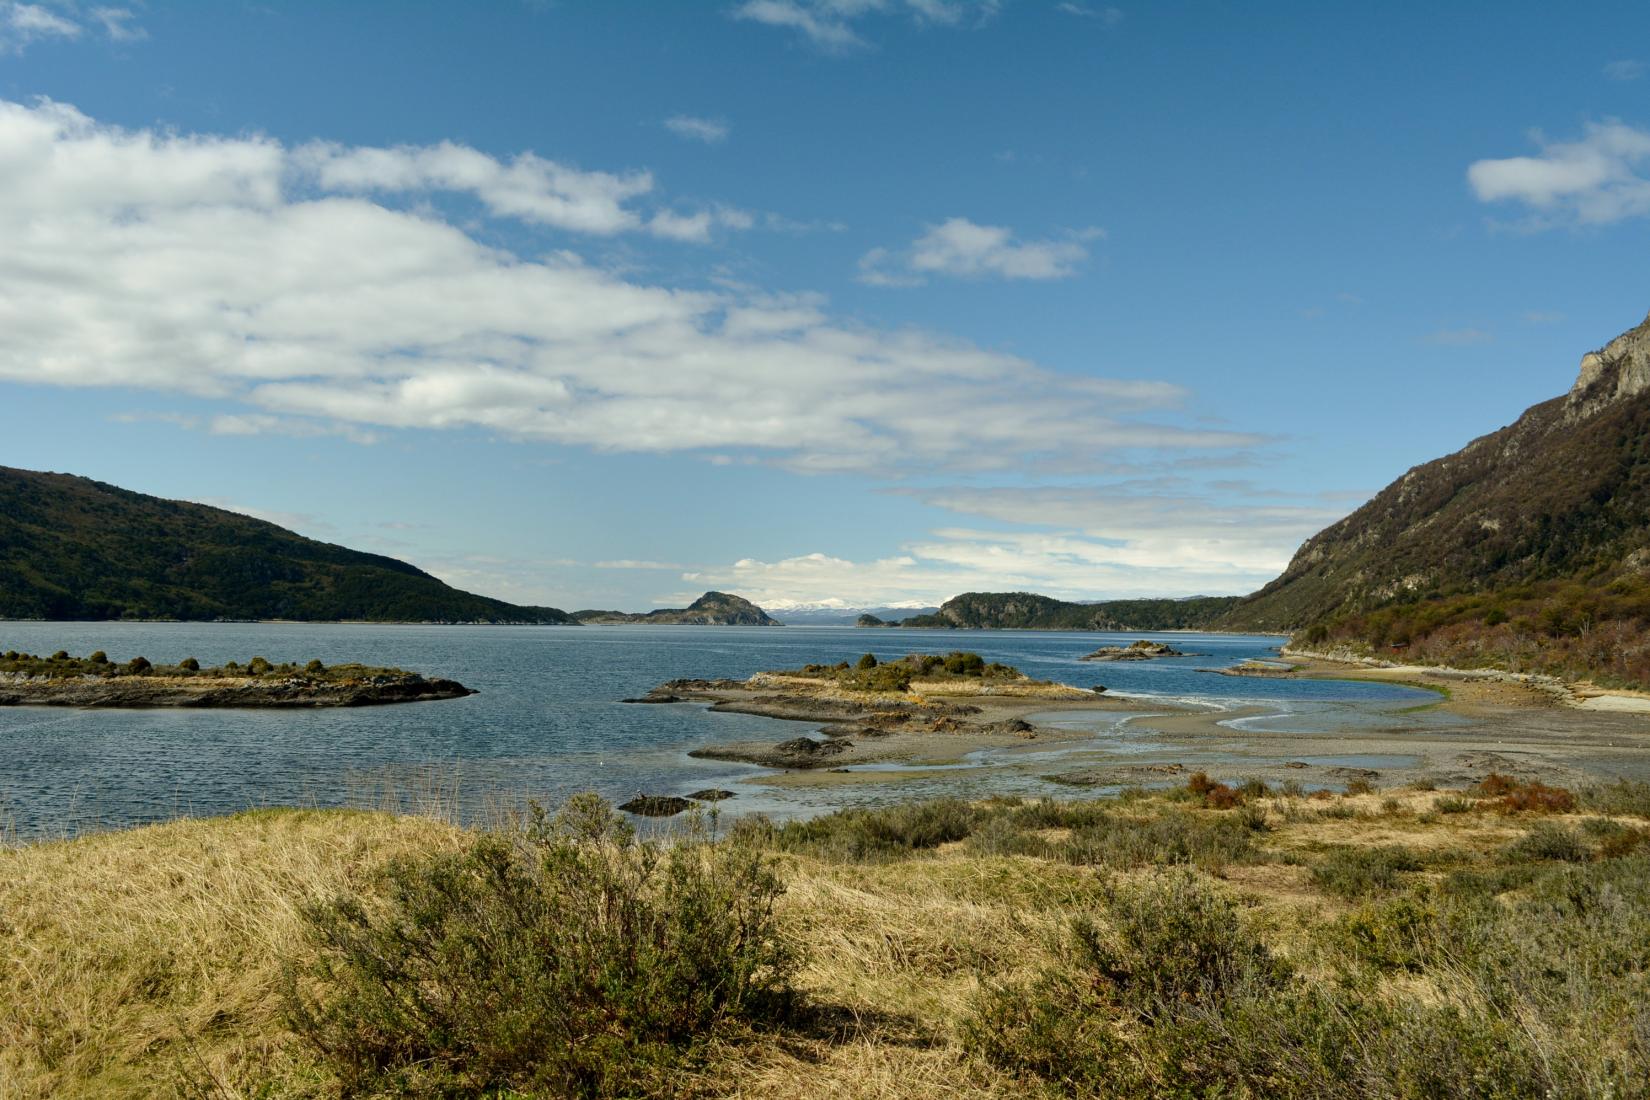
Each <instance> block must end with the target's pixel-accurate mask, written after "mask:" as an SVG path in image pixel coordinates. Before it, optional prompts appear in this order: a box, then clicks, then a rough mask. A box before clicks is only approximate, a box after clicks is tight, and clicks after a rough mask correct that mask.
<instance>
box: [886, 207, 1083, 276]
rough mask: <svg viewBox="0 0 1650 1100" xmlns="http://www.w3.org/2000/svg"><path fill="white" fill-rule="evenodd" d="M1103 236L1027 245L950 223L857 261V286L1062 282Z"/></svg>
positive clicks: (997, 231) (999, 229)
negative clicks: (930, 280) (941, 280)
mask: <svg viewBox="0 0 1650 1100" xmlns="http://www.w3.org/2000/svg"><path fill="white" fill-rule="evenodd" d="M1103 236H1105V232H1104V231H1103V230H1100V229H1095V228H1088V229H1081V230H1076V231H1073V232H1069V233H1067V234H1066V235H1065V236H1064V237H1063V238H1060V239H1054V240H1036V241H1025V240H1021V239H1019V238H1018V237H1016V236H1015V234H1014V231H1013V230H1012V229H1009V228H1007V227H1005V226H1000V225H978V224H976V223H974V222H972V221H969V220H968V219H967V218H947V219H946V220H945V221H943V222H941V223H940V224H938V225H931V226H929V227H928V228H927V230H926V231H925V232H924V233H923V234H922V236H920V237H918V238H917V239H916V240H915V241H913V242H912V243H911V247H910V248H908V249H904V250H902V251H899V252H894V251H891V250H889V249H886V248H873V249H871V250H870V251H869V252H867V253H865V255H863V256H861V257H860V260H859V280H860V281H861V282H863V283H868V284H870V285H872V286H918V285H921V284H922V283H923V282H924V281H925V280H926V278H927V277H928V276H930V275H949V276H953V277H955V278H964V279H979V278H998V279H1064V278H1067V277H1068V276H1071V275H1075V274H1077V271H1078V268H1079V267H1080V266H1081V265H1082V263H1083V261H1084V260H1086V259H1088V255H1089V250H1088V246H1087V242H1089V241H1092V240H1095V239H1097V238H1100V237H1103Z"/></svg>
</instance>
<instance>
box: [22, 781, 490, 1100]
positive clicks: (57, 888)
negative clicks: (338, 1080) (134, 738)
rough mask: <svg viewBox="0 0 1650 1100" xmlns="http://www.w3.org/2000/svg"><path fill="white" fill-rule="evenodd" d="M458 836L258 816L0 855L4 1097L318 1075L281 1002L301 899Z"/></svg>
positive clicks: (336, 817) (341, 816) (347, 817)
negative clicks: (283, 972)
mask: <svg viewBox="0 0 1650 1100" xmlns="http://www.w3.org/2000/svg"><path fill="white" fill-rule="evenodd" d="M461 838H462V833H461V832H460V831H459V830H458V829H456V828H453V827H452V826H449V825H446V824H443V823H441V822H438V821H434V820H430V819H426V818H416V817H393V816H390V815H388V814H380V813H363V812H356V811H342V810H333V811H309V810H257V811H250V812H247V813H241V814H236V815H234V816H232V817H227V818H218V819H210V820H182V821H175V822H171V823H169V824H165V825H153V826H148V827H145V828H141V829H132V830H128V831H124V832H117V833H104V834H99V835H93V836H87V837H83V838H80V839H77V840H72V841H54V842H49V843H43V844H37V845H32V846H29V847H23V848H13V849H8V850H4V851H0V1082H4V1088H0V1093H3V1094H4V1095H6V1096H7V1097H8V1098H9V1097H18V1098H20V1100H25V1098H28V1100H32V1098H34V1097H48V1096H49V1097H81V1096H85V1097H93V1096H96V1097H106V1096H133V1097H138V1096H152V1095H156V1094H165V1093H168V1092H171V1091H173V1090H174V1089H179V1088H184V1087H185V1086H186V1085H189V1084H190V1083H194V1084H202V1083H205V1084H208V1085H211V1086H212V1087H214V1088H220V1089H222V1090H223V1091H227V1092H229V1093H230V1094H234V1093H235V1092H237V1091H239V1090H241V1089H242V1088H245V1087H248V1085H249V1083H250V1082H252V1081H254V1080H267V1079H272V1078H273V1079H280V1078H290V1079H291V1080H293V1081H294V1082H301V1081H303V1080H304V1079H306V1078H309V1077H311V1076H313V1074H314V1069H313V1067H312V1066H309V1065H308V1064H307V1061H308V1060H307V1058H306V1057H305V1056H303V1055H302V1054H301V1053H298V1052H297V1051H296V1047H295V1044H294V1043H293V1041H292V1038H291V1036H290V1035H289V1034H288V1033H287V1032H286V1030H285V1028H284V1027H283V1025H282V1023H281V1009H280V1005H279V999H278V997H277V990H278V985H279V982H280V977H281V964H282V960H283V959H289V958H292V957H294V956H295V955H297V954H298V953H299V951H300V947H299V945H300V943H301V942H302V940H303V936H304V927H303V918H302V916H301V913H300V907H301V905H302V904H303V903H304V902H305V901H307V900H309V899H311V898H314V897H317V896H320V895H322V894H324V893H327V892H332V891H340V890H352V889H359V888H361V887H362V886H363V885H364V884H365V883H367V882H368V881H369V880H370V879H371V877H372V875H373V873H374V872H375V871H376V870H377V868H378V867H380V866H381V865H382V864H383V863H384V862H385V861H386V860H388V859H391V858H394V857H397V856H403V855H413V854H416V853H427V852H439V851H450V850H453V849H454V848H455V847H456V846H457V845H458V844H459V843H460V841H461ZM276 1094H277V1095H278V1094H279V1090H278V1091H277V1093H276Z"/></svg>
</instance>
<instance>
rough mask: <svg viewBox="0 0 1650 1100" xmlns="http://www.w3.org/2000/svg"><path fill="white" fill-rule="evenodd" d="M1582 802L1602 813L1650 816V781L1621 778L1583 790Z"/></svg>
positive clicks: (1588, 807) (1590, 808)
mask: <svg viewBox="0 0 1650 1100" xmlns="http://www.w3.org/2000/svg"><path fill="white" fill-rule="evenodd" d="M1581 804H1582V805H1583V806H1585V807H1587V809H1589V810H1593V811H1595V812H1597V813H1601V814H1619V815H1621V816H1623V817H1650V783H1644V782H1640V781H1636V780H1631V779H1620V780H1617V781H1616V782H1614V783H1607V784H1603V785H1600V786H1596V787H1592V788H1589V789H1588V790H1586V791H1583V792H1582V794H1581Z"/></svg>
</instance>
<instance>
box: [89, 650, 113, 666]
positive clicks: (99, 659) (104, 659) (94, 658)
mask: <svg viewBox="0 0 1650 1100" xmlns="http://www.w3.org/2000/svg"><path fill="white" fill-rule="evenodd" d="M86 659H87V660H88V661H90V662H91V663H92V664H94V665H106V664H108V663H109V655H108V654H107V653H105V652H103V651H102V650H101V649H99V650H96V651H94V652H93V653H92V655H91V656H90V657H87V658H86Z"/></svg>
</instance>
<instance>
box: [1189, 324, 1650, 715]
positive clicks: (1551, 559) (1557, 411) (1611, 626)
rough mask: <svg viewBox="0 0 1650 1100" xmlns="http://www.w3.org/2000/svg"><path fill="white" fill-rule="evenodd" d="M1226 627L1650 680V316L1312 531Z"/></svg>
mask: <svg viewBox="0 0 1650 1100" xmlns="http://www.w3.org/2000/svg"><path fill="white" fill-rule="evenodd" d="M1218 625H1221V626H1224V627H1227V628H1232V629H1265V630H1289V631H1294V632H1296V642H1297V644H1303V645H1306V646H1308V647H1311V648H1321V647H1324V646H1345V647H1350V648H1352V649H1355V650H1363V651H1367V652H1382V653H1386V654H1390V653H1391V651H1393V650H1394V649H1400V650H1403V651H1404V655H1405V658H1406V659H1419V660H1423V661H1429V662H1435V663H1448V664H1465V665H1479V664H1481V665H1493V666H1496V667H1502V668H1511V669H1513V670H1516V671H1547V672H1553V673H1557V674H1560V675H1567V676H1577V677H1579V676H1597V677H1600V678H1603V679H1604V680H1606V681H1611V682H1617V683H1636V684H1647V683H1650V318H1647V319H1646V320H1645V321H1644V323H1642V324H1640V325H1639V326H1638V327H1637V328H1635V329H1632V330H1631V331H1629V332H1627V333H1625V334H1623V335H1622V336H1620V337H1618V338H1616V339H1615V340H1613V341H1611V342H1610V343H1609V344H1608V345H1607V346H1606V347H1604V348H1603V349H1602V350H1600V351H1596V352H1591V353H1589V354H1587V355H1586V356H1584V357H1583V358H1582V361H1581V373H1580V376H1579V377H1578V378H1577V380H1576V383H1575V385H1574V386H1573V387H1572V388H1571V390H1570V391H1569V392H1568V393H1567V394H1565V395H1563V396H1562V397H1556V398H1554V399H1552V400H1550V401H1546V402H1543V403H1542V404H1539V405H1536V406H1534V407H1533V408H1531V409H1529V410H1528V411H1526V412H1525V413H1524V414H1523V415H1522V416H1521V417H1519V419H1518V420H1517V421H1516V422H1515V423H1513V424H1511V425H1509V426H1507V427H1505V428H1502V429H1501V430H1500V431H1497V432H1492V433H1491V434H1489V435H1486V436H1483V437H1482V438H1479V439H1476V440H1474V441H1473V442H1471V443H1469V444H1468V445H1467V446H1466V447H1464V448H1462V449H1461V450H1460V451H1457V452H1456V453H1455V454H1452V455H1449V456H1446V457H1444V458H1440V459H1436V460H1434V461H1432V462H1428V463H1426V464H1424V465H1421V466H1417V467H1415V468H1414V469H1412V470H1410V471H1409V472H1408V473H1406V474H1404V476H1403V477H1401V478H1399V479H1398V480H1397V481H1395V482H1393V483H1392V484H1391V485H1389V486H1387V487H1386V488H1385V489H1383V490H1382V491H1381V492H1380V493H1379V494H1377V495H1376V496H1375V498H1374V499H1373V500H1371V501H1370V502H1369V503H1367V504H1365V505H1364V506H1363V507H1362V508H1359V509H1358V510H1357V511H1356V512H1353V513H1352V514H1351V515H1350V516H1348V517H1346V518H1345V519H1344V520H1341V521H1340V522H1339V523H1336V524H1334V525H1333V526H1331V527H1329V528H1327V529H1325V530H1324V531H1322V532H1320V533H1318V534H1317V535H1314V536H1313V537H1312V538H1310V539H1308V540H1307V541H1306V542H1305V543H1304V544H1302V546H1301V548H1300V550H1299V551H1298V552H1297V553H1296V554H1295V557H1294V559H1293V560H1292V561H1291V562H1290V563H1289V566H1288V568H1287V569H1285V570H1284V572H1283V574H1282V576H1280V577H1278V579H1277V580H1275V581H1273V582H1272V583H1270V584H1268V585H1267V586H1266V587H1264V588H1262V589H1261V590H1260V591H1259V592H1256V593H1255V594H1254V595H1252V596H1249V597H1247V598H1245V599H1244V600H1243V601H1242V602H1241V603H1239V604H1238V605H1237V606H1235V607H1234V608H1232V609H1231V611H1230V612H1229V613H1227V614H1226V615H1225V616H1224V617H1223V618H1222V620H1221V621H1220V623H1219V624H1218Z"/></svg>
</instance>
